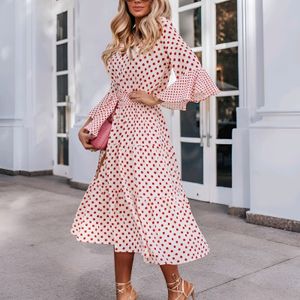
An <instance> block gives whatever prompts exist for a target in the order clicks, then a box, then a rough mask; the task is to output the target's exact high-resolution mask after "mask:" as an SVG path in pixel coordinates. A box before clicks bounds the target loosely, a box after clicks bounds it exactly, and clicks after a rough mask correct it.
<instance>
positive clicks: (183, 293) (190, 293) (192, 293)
mask: <svg viewBox="0 0 300 300" xmlns="http://www.w3.org/2000/svg"><path fill="white" fill-rule="evenodd" d="M172 277H174V278H176V275H175V273H172ZM185 282H187V281H186V280H184V279H183V278H181V277H180V276H179V277H178V278H176V279H175V281H173V282H168V283H167V286H168V290H169V291H172V292H175V293H180V294H179V295H178V297H177V298H176V299H175V300H187V299H188V298H189V297H190V296H192V297H193V300H195V289H194V285H193V284H192V283H190V282H189V283H190V285H191V288H190V290H189V291H188V292H187V291H185V290H184V283H185ZM173 284H174V286H172V285H173ZM180 285H181V289H179V286H180ZM170 286H172V287H170ZM183 297H184V298H183Z"/></svg>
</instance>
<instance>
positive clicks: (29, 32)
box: [0, 0, 53, 171]
mask: <svg viewBox="0 0 300 300" xmlns="http://www.w3.org/2000/svg"><path fill="white" fill-rule="evenodd" d="M51 5H52V1H51V0H45V1H37V0H32V1H22V0H15V1H1V2H0V14H1V15H0V16H1V19H0V25H1V31H0V35H1V36H0V37H1V38H0V43H1V44H0V53H1V54H0V61H1V68H0V79H1V80H0V84H1V88H0V105H1V111H0V144H1V148H0V168H4V169H9V170H26V171H39V170H49V169H51V168H52V150H51V149H52V147H51V145H52V140H51V139H52V134H53V132H52V131H51V130H52V128H53V124H52V106H51V105H52V104H51V103H52V95H51V93H52V88H51V66H52V55H51V50H52V40H51V38H52V33H51V31H49V26H50V25H51V21H52V16H51Z"/></svg>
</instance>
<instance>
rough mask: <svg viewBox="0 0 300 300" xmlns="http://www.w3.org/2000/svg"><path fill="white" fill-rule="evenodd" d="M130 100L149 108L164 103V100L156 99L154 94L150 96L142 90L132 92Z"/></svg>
mask: <svg viewBox="0 0 300 300" xmlns="http://www.w3.org/2000/svg"><path fill="white" fill-rule="evenodd" d="M129 98H130V100H132V101H134V102H140V103H143V104H146V105H149V106H154V105H157V104H159V103H161V102H163V101H162V100H160V99H158V98H156V97H155V96H153V95H152V94H148V93H147V92H145V91H142V90H138V91H132V92H130V93H129Z"/></svg>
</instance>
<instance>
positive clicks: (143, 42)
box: [101, 0, 171, 68]
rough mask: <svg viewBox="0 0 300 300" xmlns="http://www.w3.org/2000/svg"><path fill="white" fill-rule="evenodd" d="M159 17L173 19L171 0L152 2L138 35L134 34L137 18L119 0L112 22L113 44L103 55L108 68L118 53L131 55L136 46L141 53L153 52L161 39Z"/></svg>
mask: <svg viewBox="0 0 300 300" xmlns="http://www.w3.org/2000/svg"><path fill="white" fill-rule="evenodd" d="M159 17H166V18H167V19H171V6H170V3H169V0H152V3H151V10H150V13H149V14H147V15H146V16H145V17H143V18H142V19H141V20H140V22H139V26H138V28H136V30H137V31H136V32H137V35H138V36H139V37H135V36H134V33H133V27H134V25H135V18H134V16H133V15H131V14H130V12H129V10H128V7H127V3H126V1H125V0H119V6H118V13H117V15H116V16H115V17H114V18H113V20H112V21H111V24H110V27H111V31H112V37H113V39H112V42H111V43H109V44H108V45H107V47H106V49H105V50H104V51H103V53H102V55H101V59H102V60H103V62H104V65H105V67H106V68H107V62H108V60H109V58H110V57H111V56H112V55H113V54H114V53H116V52H121V54H124V53H129V57H131V50H132V47H134V46H139V48H140V49H141V53H143V54H144V53H146V52H147V51H149V50H151V49H152V48H153V46H154V45H155V43H156V41H157V40H158V39H159V37H160V27H159V26H160V23H159V20H158V19H159Z"/></svg>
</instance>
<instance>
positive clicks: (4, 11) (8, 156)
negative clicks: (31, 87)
mask: <svg viewBox="0 0 300 300" xmlns="http://www.w3.org/2000/svg"><path fill="white" fill-rule="evenodd" d="M14 19H15V4H14V2H12V1H1V2H0V28H2V30H0V167H1V168H12V167H13V161H14V158H13V151H12V149H13V139H12V138H11V137H13V129H12V127H13V121H14V113H15V81H14V76H15V72H14V67H15V36H14V34H13V33H14V31H15V23H14ZM4 29H5V30H4Z"/></svg>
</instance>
